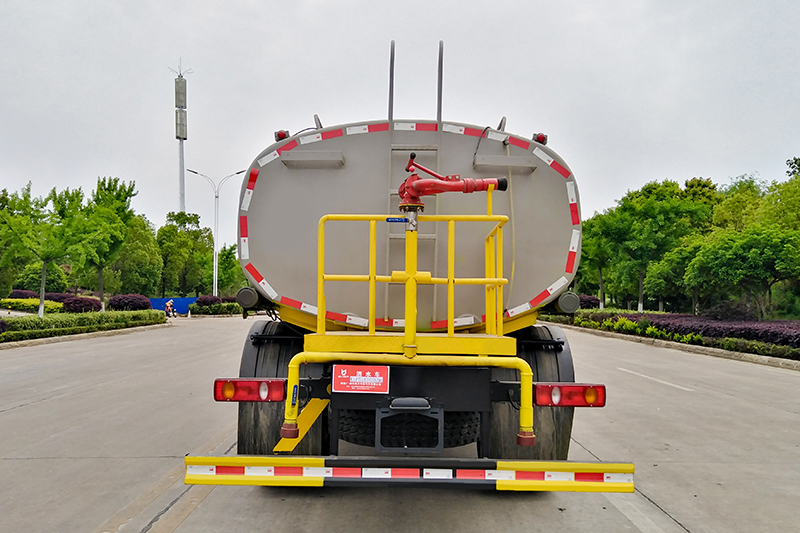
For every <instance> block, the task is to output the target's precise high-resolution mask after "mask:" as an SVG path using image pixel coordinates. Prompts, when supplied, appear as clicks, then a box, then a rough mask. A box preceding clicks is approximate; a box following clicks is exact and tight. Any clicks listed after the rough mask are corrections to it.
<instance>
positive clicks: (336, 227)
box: [239, 119, 581, 331]
mask: <svg viewBox="0 0 800 533" xmlns="http://www.w3.org/2000/svg"><path fill="white" fill-rule="evenodd" d="M412 152H413V153H415V154H416V162H417V163H419V164H421V165H424V166H425V167H428V168H429V169H432V170H434V171H436V172H438V173H439V174H443V175H454V174H458V175H460V176H461V177H462V178H500V177H504V178H507V179H508V182H509V187H508V190H506V191H503V192H501V191H496V192H494V193H493V194H492V200H493V212H494V214H503V215H508V216H509V218H510V220H509V222H508V224H506V226H505V228H504V242H503V244H504V272H503V273H502V275H503V277H506V278H507V279H508V280H509V284H508V285H507V286H506V287H505V288H504V302H505V305H504V307H505V310H506V317H507V318H506V320H509V319H510V318H514V317H517V316H519V315H521V314H523V313H529V312H532V310H534V309H537V308H539V307H541V306H543V305H545V304H547V303H548V302H550V301H552V300H554V299H555V298H557V297H558V296H559V295H560V294H561V293H562V292H564V291H565V290H566V288H567V287H568V285H569V284H570V282H571V281H572V279H573V277H574V276H575V272H576V271H577V268H578V262H579V260H580V249H581V224H580V207H579V205H580V204H579V197H578V188H577V185H576V183H575V177H574V176H573V174H572V172H571V170H570V168H569V166H568V165H567V164H566V163H565V162H564V160H563V159H562V158H561V157H560V156H559V155H558V154H556V153H555V152H554V151H553V150H551V149H550V148H549V147H548V146H545V145H544V144H541V143H539V142H535V141H532V140H531V139H529V138H525V137H522V136H518V135H513V134H510V133H507V132H505V131H500V130H497V129H493V128H484V127H482V126H477V125H471V124H464V123H457V122H449V121H442V122H437V121H430V120H398V119H394V120H392V121H387V120H382V121H370V122H357V123H352V124H345V125H340V126H333V127H326V128H319V129H312V130H307V131H303V132H301V133H298V134H296V135H294V136H291V137H287V138H286V139H283V140H281V141H279V142H277V143H275V144H273V145H271V146H269V147H267V148H266V149H265V150H264V151H263V152H261V153H260V154H259V155H258V157H256V159H255V160H254V161H253V163H252V165H251V166H250V169H249V172H248V173H247V174H245V176H246V177H245V178H244V180H243V183H242V188H241V193H240V210H239V259H240V261H241V264H242V267H243V269H244V271H245V273H246V275H247V277H248V278H249V280H250V281H251V283H252V284H253V286H254V287H256V289H257V290H258V291H259V292H260V293H261V294H262V295H263V296H264V297H266V298H268V299H270V300H272V301H273V302H275V303H278V304H282V305H288V306H291V307H295V308H298V309H300V310H301V311H304V312H307V313H309V314H312V315H316V305H317V303H316V301H317V293H316V291H317V283H316V279H317V228H318V222H319V219H320V217H322V216H323V215H326V214H381V215H387V217H402V216H403V214H402V213H401V212H400V211H399V209H398V204H399V201H400V198H399V196H398V187H399V186H400V184H401V183H403V181H404V180H405V179H406V178H407V177H408V175H409V174H408V173H407V172H406V170H405V167H406V164H407V163H408V160H409V156H410V154H411V153H412ZM420 175H421V177H428V176H424V175H422V174H420ZM486 194H487V193H485V192H476V193H472V194H463V193H457V192H448V193H443V194H439V195H436V196H425V197H423V198H422V200H423V201H424V203H425V210H424V213H422V214H424V215H430V214H468V215H473V214H476V215H480V214H486ZM491 227H492V224H490V223H486V222H480V223H476V222H458V223H456V237H455V242H456V246H455V249H456V260H455V275H456V277H483V275H484V238H485V236H486V234H487V233H488V231H489V230H490V229H491ZM377 231H378V233H377V236H378V237H377V256H376V257H377V274H378V275H387V276H388V275H391V272H392V271H393V270H394V271H397V270H404V269H405V268H404V261H405V250H404V246H405V241H404V238H405V225H404V224H396V223H394V224H393V223H387V222H379V223H378V228H377ZM418 239H419V261H418V268H419V270H423V271H430V272H431V273H432V275H433V276H434V277H443V278H446V277H447V246H448V243H447V239H448V232H447V224H446V223H444V222H436V223H435V222H420V224H419V234H418ZM325 242H326V252H325V272H326V273H327V274H361V275H365V274H368V272H369V270H368V269H369V224H368V223H366V222H328V223H327V225H326V238H325ZM484 293H485V290H484V288H483V287H482V286H467V285H459V286H457V287H456V292H455V316H456V317H458V318H457V320H456V326H457V327H475V326H476V325H477V324H480V323H481V322H483V318H482V315H483V314H484V312H485V307H484V305H485V304H484ZM325 294H326V303H327V306H326V311H327V317H328V318H330V319H332V320H335V321H338V322H345V323H347V324H349V325H351V326H355V327H366V325H367V319H366V317H367V316H368V315H369V304H368V284H367V283H358V282H338V281H337V282H326V286H325ZM403 311H404V286H403V285H402V284H378V289H377V294H376V315H377V318H378V321H377V325H378V327H379V328H391V327H393V326H394V327H398V326H399V327H402V326H400V322H398V320H399V319H402V318H403ZM446 318H447V287H446V286H443V285H420V286H419V288H418V322H417V327H418V329H419V330H420V331H423V330H437V329H444V328H446V322H444V321H445V320H446Z"/></svg>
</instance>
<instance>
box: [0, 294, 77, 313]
mask: <svg viewBox="0 0 800 533" xmlns="http://www.w3.org/2000/svg"><path fill="white" fill-rule="evenodd" d="M0 307H4V308H6V309H14V310H15V311H25V312H27V313H37V312H39V297H38V296H37V297H36V298H25V299H17V298H4V299H2V300H0ZM62 307H63V304H61V303H59V302H51V301H50V300H45V301H44V312H45V313H60V312H61V311H62Z"/></svg>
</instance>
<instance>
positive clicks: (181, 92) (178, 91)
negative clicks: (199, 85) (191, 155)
mask: <svg viewBox="0 0 800 533" xmlns="http://www.w3.org/2000/svg"><path fill="white" fill-rule="evenodd" d="M170 70H172V69H170ZM172 71H173V72H176V71H174V70H172ZM191 71H192V69H189V70H186V71H182V70H181V67H180V64H179V65H178V70H177V72H176V73H177V74H178V77H177V78H175V138H176V139H178V143H179V144H178V147H179V148H178V159H179V163H178V165H179V167H178V199H179V202H180V208H179V210H180V212H181V213H185V212H186V165H185V163H184V158H183V141H185V140H186V139H187V135H186V78H184V77H183V75H184V74H189V73H190V72H191Z"/></svg>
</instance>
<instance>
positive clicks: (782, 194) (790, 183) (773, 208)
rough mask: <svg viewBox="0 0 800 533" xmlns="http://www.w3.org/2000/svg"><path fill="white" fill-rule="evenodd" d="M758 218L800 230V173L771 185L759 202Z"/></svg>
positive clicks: (766, 222) (768, 222) (764, 221)
mask: <svg viewBox="0 0 800 533" xmlns="http://www.w3.org/2000/svg"><path fill="white" fill-rule="evenodd" d="M757 218H758V219H759V220H760V221H761V222H763V223H764V224H767V225H773V226H777V227H779V228H784V229H794V230H800V174H795V175H794V176H792V177H791V178H789V180H787V181H785V182H783V183H777V182H775V183H773V184H772V185H770V187H769V189H768V190H767V193H766V194H765V195H764V197H763V199H762V201H761V202H760V204H759V209H758V213H757Z"/></svg>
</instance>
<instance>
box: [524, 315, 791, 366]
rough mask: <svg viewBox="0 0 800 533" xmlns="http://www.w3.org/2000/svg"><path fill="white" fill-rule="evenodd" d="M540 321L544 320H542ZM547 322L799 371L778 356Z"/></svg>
mask: <svg viewBox="0 0 800 533" xmlns="http://www.w3.org/2000/svg"><path fill="white" fill-rule="evenodd" d="M540 322H545V321H544V320H542V321H540ZM547 324H552V325H554V326H558V327H561V328H564V329H571V330H575V331H582V332H585V333H589V334H591V335H596V336H598V337H610V338H612V339H620V340H626V341H630V342H638V343H639V344H649V345H651V346H655V347H657V348H672V349H673V350H680V351H682V352H688V353H694V354H698V355H710V356H711V357H721V358H722V359H733V360H736V361H744V362H747V363H755V364H757V365H765V366H772V367H775V368H784V369H786V370H796V371H800V361H794V360H792V359H781V358H780V357H769V356H766V355H757V354H754V353H744V352H729V351H728V350H722V349H720V348H710V347H708V346H697V345H694V344H683V343H682V342H675V341H666V340H664V339H651V338H650V337H638V336H636V335H625V334H623V333H616V332H614V331H603V330H599V329H591V328H582V327H580V326H573V325H571V324H559V323H557V322H547Z"/></svg>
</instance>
